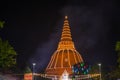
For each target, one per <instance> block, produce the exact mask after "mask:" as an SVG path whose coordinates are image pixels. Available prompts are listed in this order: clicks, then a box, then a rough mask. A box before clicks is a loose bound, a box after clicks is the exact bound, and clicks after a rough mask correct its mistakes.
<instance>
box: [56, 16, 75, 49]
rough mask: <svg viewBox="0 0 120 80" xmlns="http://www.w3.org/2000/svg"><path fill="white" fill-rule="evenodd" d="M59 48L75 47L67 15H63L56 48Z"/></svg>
mask: <svg viewBox="0 0 120 80" xmlns="http://www.w3.org/2000/svg"><path fill="white" fill-rule="evenodd" d="M61 49H75V47H74V43H73V41H72V37H71V32H70V26H69V21H68V17H67V16H65V20H64V25H63V30H62V35H61V41H60V42H59V45H58V50H61Z"/></svg>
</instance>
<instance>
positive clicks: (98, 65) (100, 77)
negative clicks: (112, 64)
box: [98, 63, 102, 80]
mask: <svg viewBox="0 0 120 80" xmlns="http://www.w3.org/2000/svg"><path fill="white" fill-rule="evenodd" d="M98 66H99V73H100V80H102V78H101V63H99V64H98Z"/></svg>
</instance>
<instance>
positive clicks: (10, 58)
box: [0, 38, 17, 71]
mask: <svg viewBox="0 0 120 80" xmlns="http://www.w3.org/2000/svg"><path fill="white" fill-rule="evenodd" d="M16 55H17V54H16V51H15V50H14V48H13V47H12V46H11V45H10V44H9V43H8V41H2V39H1V38H0V69H1V70H2V71H6V70H9V69H10V68H11V67H13V66H15V64H16Z"/></svg>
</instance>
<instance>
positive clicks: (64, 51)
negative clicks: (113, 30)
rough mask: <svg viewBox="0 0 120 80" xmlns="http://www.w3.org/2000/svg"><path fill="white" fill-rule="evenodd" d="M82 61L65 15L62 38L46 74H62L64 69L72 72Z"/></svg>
mask: <svg viewBox="0 0 120 80" xmlns="http://www.w3.org/2000/svg"><path fill="white" fill-rule="evenodd" d="M80 62H83V59H82V57H81V55H80V53H79V52H78V51H77V50H76V49H75V47H74V42H73V41H72V37H71V32H70V27H69V23H68V19H67V16H65V21H64V25H63V31H62V35H61V40H60V42H59V44H58V48H57V50H56V51H55V52H54V54H53V55H52V57H51V60H50V62H49V64H48V66H47V68H46V74H47V75H60V76H61V75H62V73H63V72H64V70H66V71H67V72H68V73H69V74H72V66H73V65H74V64H77V63H80Z"/></svg>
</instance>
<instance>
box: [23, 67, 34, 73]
mask: <svg viewBox="0 0 120 80" xmlns="http://www.w3.org/2000/svg"><path fill="white" fill-rule="evenodd" d="M24 73H32V70H31V69H30V68H29V67H28V66H27V67H26V68H25V70H24Z"/></svg>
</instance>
